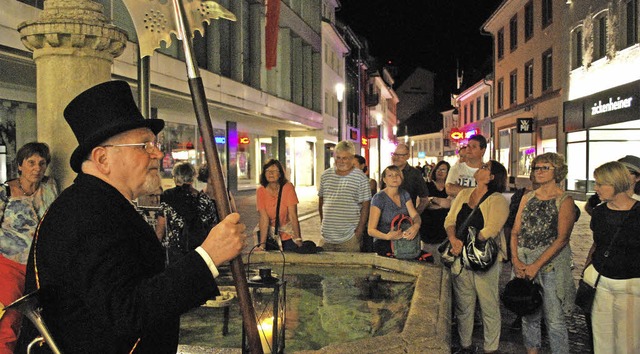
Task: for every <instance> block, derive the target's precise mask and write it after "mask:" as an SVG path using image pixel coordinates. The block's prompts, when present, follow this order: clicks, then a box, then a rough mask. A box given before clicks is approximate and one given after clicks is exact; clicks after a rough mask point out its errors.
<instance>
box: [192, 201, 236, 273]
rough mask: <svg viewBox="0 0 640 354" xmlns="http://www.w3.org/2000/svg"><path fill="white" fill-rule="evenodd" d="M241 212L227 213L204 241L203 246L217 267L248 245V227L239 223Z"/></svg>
mask: <svg viewBox="0 0 640 354" xmlns="http://www.w3.org/2000/svg"><path fill="white" fill-rule="evenodd" d="M239 221H240V214H238V213H232V214H229V215H227V217H226V218H224V220H222V221H221V222H220V223H219V224H218V225H216V227H214V228H213V229H211V231H209V235H208V236H207V238H206V239H205V240H204V242H203V243H202V245H201V246H202V248H203V249H204V250H205V251H206V252H207V253H208V254H209V257H211V260H212V261H213V264H215V265H216V267H218V266H220V265H221V264H222V263H224V262H228V261H230V260H232V259H234V258H235V257H236V256H237V255H239V254H240V252H242V250H243V249H244V247H245V246H246V239H247V235H245V234H244V230H245V229H246V227H245V226H244V224H240V223H238V222H239Z"/></svg>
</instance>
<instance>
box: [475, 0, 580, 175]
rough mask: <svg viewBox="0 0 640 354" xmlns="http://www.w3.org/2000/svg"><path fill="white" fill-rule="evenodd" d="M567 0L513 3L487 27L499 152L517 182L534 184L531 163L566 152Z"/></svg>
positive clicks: (514, 0) (515, 0)
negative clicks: (540, 156) (542, 156)
mask: <svg viewBox="0 0 640 354" xmlns="http://www.w3.org/2000/svg"><path fill="white" fill-rule="evenodd" d="M567 6H568V5H567V4H565V1H552V0H507V1H504V2H503V3H502V4H501V5H500V6H499V7H498V9H497V10H496V11H495V12H494V13H493V14H492V15H491V16H490V18H489V19H488V20H487V21H486V22H485V23H484V25H483V26H482V29H483V30H484V31H486V32H487V33H489V34H491V36H492V37H493V43H494V48H493V54H494V59H493V60H494V75H493V76H494V85H493V108H494V113H493V115H492V123H493V132H492V136H493V142H494V146H493V153H492V156H494V158H495V159H496V160H498V161H500V162H501V163H502V164H504V165H505V167H506V168H507V170H508V173H509V176H510V179H511V182H512V183H513V182H515V181H516V180H523V182H524V181H528V179H529V173H530V168H531V161H532V159H533V157H535V156H536V155H537V154H541V153H544V152H561V153H564V147H565V145H564V134H563V128H562V101H563V98H562V93H563V92H562V88H563V87H564V86H563V84H564V78H565V75H566V72H567V67H566V65H565V63H564V60H563V58H564V57H565V56H566V55H568V53H567V47H566V44H565V43H564V41H563V39H564V31H565V30H564V27H565V26H564V23H563V16H564V15H565V13H566V11H567Z"/></svg>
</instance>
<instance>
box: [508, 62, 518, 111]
mask: <svg viewBox="0 0 640 354" xmlns="http://www.w3.org/2000/svg"><path fill="white" fill-rule="evenodd" d="M517 101H518V72H517V71H516V70H514V71H512V72H511V74H509V104H510V105H515V104H516V103H517Z"/></svg>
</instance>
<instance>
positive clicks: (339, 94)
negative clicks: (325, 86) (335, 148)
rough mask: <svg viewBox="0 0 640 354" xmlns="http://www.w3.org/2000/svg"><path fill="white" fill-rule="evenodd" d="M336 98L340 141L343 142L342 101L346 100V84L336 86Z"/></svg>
mask: <svg viewBox="0 0 640 354" xmlns="http://www.w3.org/2000/svg"><path fill="white" fill-rule="evenodd" d="M336 98H337V99H338V141H340V140H342V100H344V84H343V83H337V84H336Z"/></svg>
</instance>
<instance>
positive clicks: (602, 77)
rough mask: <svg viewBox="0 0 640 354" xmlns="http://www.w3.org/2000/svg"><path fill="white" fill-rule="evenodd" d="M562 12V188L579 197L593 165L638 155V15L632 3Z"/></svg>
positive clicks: (588, 188)
mask: <svg viewBox="0 0 640 354" xmlns="http://www.w3.org/2000/svg"><path fill="white" fill-rule="evenodd" d="M566 11H567V19H566V26H565V28H564V31H565V40H566V41H565V43H564V44H565V46H566V47H567V48H570V53H568V55H566V60H565V62H564V65H565V66H566V67H567V68H569V70H568V72H567V76H566V82H567V90H566V95H565V96H564V100H565V102H564V132H565V133H566V141H567V145H566V151H567V159H568V164H569V175H568V176H567V186H566V187H567V190H569V191H572V192H574V193H575V194H576V195H577V196H582V197H584V196H585V195H586V194H591V193H593V192H594V189H593V187H594V180H593V170H594V169H595V168H596V167H598V166H600V165H601V164H603V163H605V162H607V161H611V160H617V159H619V158H621V157H623V156H625V155H636V156H639V155H640V154H639V153H638V151H640V70H638V68H639V67H640V44H639V40H638V31H639V30H640V27H639V24H638V16H639V15H640V13H639V9H638V1H637V0H616V1H606V2H603V1H594V0H591V1H573V3H572V4H571V5H568V6H567V7H566Z"/></svg>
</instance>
